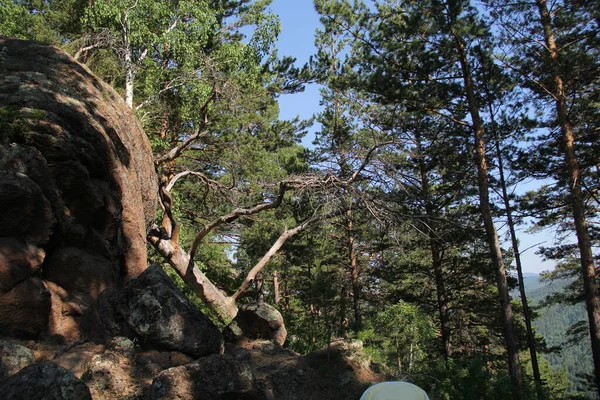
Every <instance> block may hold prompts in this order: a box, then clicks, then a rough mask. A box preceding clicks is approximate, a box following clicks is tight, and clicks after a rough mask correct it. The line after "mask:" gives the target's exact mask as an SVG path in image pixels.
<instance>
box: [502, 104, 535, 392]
mask: <svg viewBox="0 0 600 400" xmlns="http://www.w3.org/2000/svg"><path fill="white" fill-rule="evenodd" d="M490 114H492V113H490ZM492 115H493V114H492ZM494 139H495V145H496V157H497V159H498V171H499V174H500V186H501V189H502V200H503V202H504V208H505V210H506V218H507V223H508V229H509V232H510V239H511V243H512V248H513V252H514V254H515V262H516V264H517V275H518V278H519V293H520V295H521V303H522V304H523V316H524V317H525V327H526V329H527V346H528V347H529V354H530V355H531V368H532V370H533V380H534V381H535V389H536V393H537V398H538V400H544V398H545V396H544V390H543V383H542V378H541V376H540V368H539V365H538V360H537V352H536V349H535V335H534V333H533V328H532V326H531V310H530V309H529V303H528V302H527V294H526V293H525V284H524V279H523V266H522V264H521V252H520V251H519V241H518V239H517V233H516V230H515V222H514V220H513V215H512V208H511V206H510V200H509V197H508V190H507V188H506V178H505V176H504V160H503V158H502V151H501V150H500V140H499V138H498V135H497V134H496V133H495V132H494Z"/></svg>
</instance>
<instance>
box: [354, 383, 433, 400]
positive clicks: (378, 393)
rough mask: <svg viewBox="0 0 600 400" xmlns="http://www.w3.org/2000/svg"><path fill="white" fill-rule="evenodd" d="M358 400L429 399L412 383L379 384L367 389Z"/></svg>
mask: <svg viewBox="0 0 600 400" xmlns="http://www.w3.org/2000/svg"><path fill="white" fill-rule="evenodd" d="M360 400H429V397H428V396H427V393H425V391H424V390H423V389H421V388H420V387H418V386H417V385H413V384H412V383H408V382H381V383H378V384H376V385H373V386H371V387H370V388H368V389H367V390H366V391H365V392H364V393H363V395H362V397H361V398H360Z"/></svg>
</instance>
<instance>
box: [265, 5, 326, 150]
mask: <svg viewBox="0 0 600 400" xmlns="http://www.w3.org/2000/svg"><path fill="white" fill-rule="evenodd" d="M271 9H272V10H273V12H274V13H275V14H277V15H279V18H280V19H281V26H282V32H281V35H280V36H279V41H278V43H277V44H278V48H279V55H280V56H292V57H295V58H296V60H297V61H296V65H297V66H302V65H304V64H306V63H307V62H308V60H309V58H310V56H311V55H313V54H315V53H316V51H317V50H316V48H315V39H314V35H315V30H316V29H317V28H318V27H319V26H320V22H319V16H318V14H317V12H316V11H315V8H314V5H313V2H312V0H274V1H273V4H272V5H271ZM320 98H321V95H320V93H319V88H318V86H317V85H308V86H307V87H306V89H305V91H304V92H302V93H297V94H294V95H286V96H282V97H281V98H280V99H279V107H280V117H281V118H282V119H292V118H294V117H295V116H297V115H299V116H300V117H301V118H303V119H308V118H310V117H311V116H312V115H313V114H314V113H317V112H319V111H320V110H321V109H322V107H321V106H320V105H319V101H320ZM317 129H318V126H316V125H315V126H313V128H312V130H311V133H309V135H307V137H305V138H304V140H303V143H302V144H303V145H304V146H310V144H311V142H312V140H313V135H314V132H315V131H316V130H317Z"/></svg>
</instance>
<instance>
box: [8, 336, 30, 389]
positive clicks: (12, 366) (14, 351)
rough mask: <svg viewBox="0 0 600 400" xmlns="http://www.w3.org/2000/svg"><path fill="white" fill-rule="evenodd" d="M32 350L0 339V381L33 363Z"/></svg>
mask: <svg viewBox="0 0 600 400" xmlns="http://www.w3.org/2000/svg"><path fill="white" fill-rule="evenodd" d="M34 361H35V360H34V357H33V352H32V351H31V350H29V349H28V348H27V347H25V346H21V345H19V344H16V343H11V342H8V341H6V340H0V382H2V381H4V380H6V379H7V378H9V377H11V376H13V375H14V374H16V373H17V372H19V371H20V370H22V369H23V368H25V367H27V366H29V365H31V364H33V363H34Z"/></svg>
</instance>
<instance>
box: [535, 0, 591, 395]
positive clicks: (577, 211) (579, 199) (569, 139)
mask: <svg viewBox="0 0 600 400" xmlns="http://www.w3.org/2000/svg"><path fill="white" fill-rule="evenodd" d="M536 4H537V6H538V10H539V14H540V22H541V24H542V28H543V30H544V39H545V42H546V48H547V50H548V52H549V53H550V54H549V55H550V63H551V65H550V68H551V69H552V73H553V83H554V88H553V95H554V99H555V103H556V113H557V119H558V123H559V125H560V131H561V136H562V145H563V151H564V156H565V169H566V171H567V173H568V176H569V189H570V192H571V193H570V194H571V198H570V202H571V207H572V208H573V219H574V221H575V232H576V234H577V245H578V246H579V252H580V255H581V270H582V275H583V289H584V294H585V304H586V307H587V313H588V320H589V328H590V336H591V340H592V356H593V359H594V374H595V378H596V387H597V390H598V394H600V298H599V297H598V283H597V280H596V269H595V266H594V258H593V253H592V243H591V239H590V235H589V230H588V222H587V219H586V215H585V204H584V200H583V194H582V192H581V172H580V169H579V163H578V161H577V156H576V154H575V135H574V134H573V128H572V126H571V122H570V120H569V114H568V107H567V96H566V93H565V87H564V82H563V79H562V76H561V74H560V71H559V65H558V48H557V46H556V39H555V37H554V31H553V29H552V20H551V17H550V14H549V12H548V6H547V3H546V0H537V1H536Z"/></svg>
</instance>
